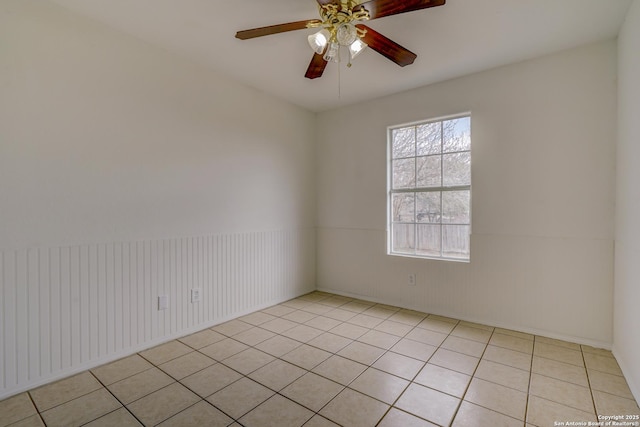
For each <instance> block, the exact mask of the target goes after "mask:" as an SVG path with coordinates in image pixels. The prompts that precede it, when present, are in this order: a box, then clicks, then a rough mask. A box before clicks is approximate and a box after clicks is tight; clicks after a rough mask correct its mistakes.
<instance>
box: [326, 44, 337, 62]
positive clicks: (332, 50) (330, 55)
mask: <svg viewBox="0 0 640 427" xmlns="http://www.w3.org/2000/svg"><path fill="white" fill-rule="evenodd" d="M323 59H324V60H325V61H327V62H339V61H340V45H339V44H338V43H336V42H331V43H329V47H328V48H327V51H326V52H325V54H324V57H323Z"/></svg>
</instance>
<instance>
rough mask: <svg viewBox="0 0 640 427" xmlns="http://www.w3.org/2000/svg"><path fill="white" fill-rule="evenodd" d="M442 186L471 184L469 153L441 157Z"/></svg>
mask: <svg viewBox="0 0 640 427" xmlns="http://www.w3.org/2000/svg"><path fill="white" fill-rule="evenodd" d="M442 168H443V171H442V181H443V183H442V185H444V186H445V187H447V186H452V185H470V184H471V153H470V152H466V153H454V154H443V155H442Z"/></svg>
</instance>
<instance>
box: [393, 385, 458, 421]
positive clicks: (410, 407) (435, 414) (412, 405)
mask: <svg viewBox="0 0 640 427" xmlns="http://www.w3.org/2000/svg"><path fill="white" fill-rule="evenodd" d="M459 403H460V399H456V398H455V397H453V396H449V395H448V394H444V393H441V392H439V391H436V390H433V389H430V388H427V387H423V386H421V385H418V384H411V385H409V387H408V388H407V389H406V390H405V392H404V393H403V394H402V396H400V399H398V401H397V402H396V404H395V406H396V407H398V408H400V409H402V410H404V411H407V412H409V413H412V414H415V415H417V416H419V417H421V418H424V419H426V420H428V421H430V422H432V423H435V424H439V425H443V426H448V425H449V424H450V423H451V420H452V419H453V415H454V414H455V412H456V409H457V408H458V404H459Z"/></svg>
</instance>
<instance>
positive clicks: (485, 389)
mask: <svg viewBox="0 0 640 427" xmlns="http://www.w3.org/2000/svg"><path fill="white" fill-rule="evenodd" d="M464 400H466V401H468V402H471V403H475V404H476V405H480V406H483V407H485V408H487V409H492V410H494V411H496V412H499V413H501V414H504V415H507V416H510V417H512V418H517V419H519V420H522V421H524V415H525V408H526V406H527V394H526V393H522V392H520V391H517V390H514V389H512V388H509V387H505V386H502V385H499V384H495V383H491V382H489V381H485V380H481V379H479V378H474V379H473V380H471V384H470V385H469V389H468V390H467V394H466V395H465V396H464Z"/></svg>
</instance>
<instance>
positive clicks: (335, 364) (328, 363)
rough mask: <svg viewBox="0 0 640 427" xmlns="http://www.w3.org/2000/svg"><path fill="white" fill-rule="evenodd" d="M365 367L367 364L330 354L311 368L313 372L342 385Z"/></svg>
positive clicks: (346, 383)
mask: <svg viewBox="0 0 640 427" xmlns="http://www.w3.org/2000/svg"><path fill="white" fill-rule="evenodd" d="M366 368H367V366H366V365H363V364H362V363H358V362H354V361H353V360H349V359H345V358H344V357H340V356H331V357H330V358H328V359H327V360H325V361H324V362H322V363H321V364H319V365H318V366H316V367H315V368H313V372H315V373H316V374H318V375H321V376H323V377H325V378H328V379H330V380H332V381H335V382H337V383H340V384H342V385H348V384H349V383H350V382H351V381H353V380H354V379H355V378H356V377H357V376H358V375H360V374H361V373H362V372H363V371H364V370H365V369H366Z"/></svg>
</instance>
